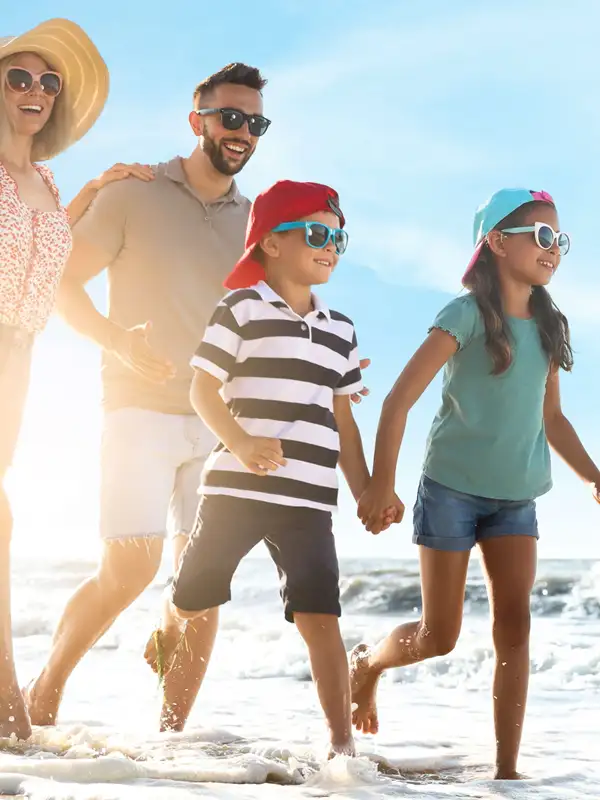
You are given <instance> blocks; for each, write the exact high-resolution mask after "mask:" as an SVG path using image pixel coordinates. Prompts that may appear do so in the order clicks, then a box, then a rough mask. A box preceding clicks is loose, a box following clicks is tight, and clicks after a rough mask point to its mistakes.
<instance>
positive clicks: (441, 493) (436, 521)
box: [413, 475, 539, 551]
mask: <svg viewBox="0 0 600 800" xmlns="http://www.w3.org/2000/svg"><path fill="white" fill-rule="evenodd" d="M413 525H414V534H413V542H414V543H415V544H421V545H423V546H424V547H430V548H432V549H433V550H454V551H460V550H470V549H471V548H472V547H474V545H476V544H478V543H479V542H483V541H486V539H493V538H495V537H497V536H534V537H535V538H536V539H539V534H538V525H537V517H536V513H535V500H492V499H490V498H488V497H477V496H476V495H473V494H465V493H464V492H457V491H455V490H454V489H449V488H448V487H447V486H442V485H441V484H440V483H436V482H435V481H432V480H431V478H428V477H427V476H426V475H423V476H422V478H421V483H420V484H419V491H418V493H417V500H416V503H415V506H414V512H413Z"/></svg>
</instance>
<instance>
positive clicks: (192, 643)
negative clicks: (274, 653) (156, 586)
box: [144, 536, 219, 731]
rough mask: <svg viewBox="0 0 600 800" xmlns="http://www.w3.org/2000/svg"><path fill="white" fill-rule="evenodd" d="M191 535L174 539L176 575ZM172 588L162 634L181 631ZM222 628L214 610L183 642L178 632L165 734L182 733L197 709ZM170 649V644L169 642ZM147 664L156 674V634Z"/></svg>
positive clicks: (189, 628)
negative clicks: (195, 708) (196, 701)
mask: <svg viewBox="0 0 600 800" xmlns="http://www.w3.org/2000/svg"><path fill="white" fill-rule="evenodd" d="M187 541H188V537H187V536H176V537H175V539H174V540H173V556H174V558H173V561H174V566H175V572H177V568H178V567H179V562H180V561H181V556H182V554H183V551H184V549H185V546H186V544H187ZM170 594H171V592H170V587H168V588H167V590H166V592H165V596H164V598H163V604H162V621H161V632H160V635H161V636H163V637H164V635H165V630H171V631H180V630H181V628H180V627H179V625H180V621H178V620H176V619H173V618H172V611H171V608H172V606H171V602H170ZM218 627H219V609H218V608H211V609H208V610H207V611H204V612H202V614H201V615H199V616H197V617H195V618H194V619H193V620H191V621H188V624H187V625H186V626H185V630H184V631H183V634H184V635H183V639H182V640H181V642H179V639H180V638H181V634H180V633H178V634H177V637H178V644H179V646H178V647H177V648H176V651H175V653H174V658H173V659H172V661H173V663H172V664H171V665H170V669H169V670H168V672H166V674H165V680H164V685H163V705H162V709H161V714H160V730H161V731H182V730H183V729H184V727H185V724H186V722H187V720H188V717H189V715H190V712H191V710H192V708H193V706H194V702H195V700H196V697H197V696H198V692H199V691H200V687H201V686H202V682H203V680H204V676H205V675H206V670H207V668H208V663H209V661H210V657H211V655H212V651H213V647H214V643H215V638H216V636H217V630H218ZM165 645H166V646H168V643H165ZM144 657H145V658H146V661H148V663H149V664H150V666H151V667H152V669H154V670H155V671H156V647H155V640H154V633H153V634H152V636H151V637H150V639H149V640H148V643H147V645H146V651H145V653H144Z"/></svg>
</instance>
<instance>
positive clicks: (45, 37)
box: [0, 19, 108, 160]
mask: <svg viewBox="0 0 600 800" xmlns="http://www.w3.org/2000/svg"><path fill="white" fill-rule="evenodd" d="M17 53H35V54H36V55H38V56H40V57H41V58H43V59H44V61H46V62H47V63H48V65H49V66H50V67H51V68H52V69H55V70H57V72H60V73H61V75H62V77H63V90H62V93H61V96H62V95H64V99H62V101H61V102H63V103H66V104H67V106H68V108H69V115H68V117H69V125H68V126H67V128H66V130H65V131H64V136H62V137H61V140H60V141H58V142H56V144H55V146H53V147H52V149H51V152H50V151H48V152H44V153H41V154H40V156H41V157H40V159H39V160H47V159H49V158H52V157H53V156H56V155H58V153H60V152H62V151H63V150H66V149H67V147H69V146H70V145H72V144H74V143H75V142H77V141H78V140H79V139H81V137H82V136H83V135H84V134H85V133H87V131H89V129H90V128H91V127H92V125H93V124H94V122H95V121H96V120H97V119H98V117H99V116H100V113H101V111H102V109H103V108H104V104H105V102H106V98H107V97H108V69H107V67H106V64H105V63H104V61H103V59H102V56H101V55H100V53H99V52H98V50H97V48H96V46H95V45H94V43H93V42H92V40H91V39H90V38H89V36H88V35H87V34H86V33H85V31H83V30H82V29H81V28H80V27H79V25H76V24H75V23H74V22H71V21H70V20H68V19H51V20H48V21H47V22H42V23H41V24H40V25H37V26H36V27H35V28H32V29H31V30H30V31H27V32H26V33H22V34H21V35H20V36H7V37H0V60H2V59H5V58H9V57H10V56H14V55H16V54H17Z"/></svg>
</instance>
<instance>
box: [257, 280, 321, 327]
mask: <svg viewBox="0 0 600 800" xmlns="http://www.w3.org/2000/svg"><path fill="white" fill-rule="evenodd" d="M253 288H254V289H255V290H256V291H257V292H258V293H259V295H260V296H261V297H262V299H263V300H264V301H265V302H267V303H271V305H273V306H275V307H276V308H282V307H284V308H287V309H289V311H291V312H292V314H294V315H295V316H296V317H297V316H298V314H296V312H295V311H293V309H291V308H290V307H289V305H288V304H287V303H286V302H285V300H283V299H282V298H281V297H280V296H279V295H278V294H277V292H275V291H274V290H273V289H271V287H270V286H269V284H268V283H266V282H265V281H260V282H259V283H257V284H256V286H254V287H253ZM311 298H312V304H313V309H314V310H313V311H312V312H310V313H312V314H316V315H317V318H318V319H325V320H327V322H331V312H330V311H329V309H328V308H327V306H326V305H325V303H323V301H322V300H321V299H320V298H319V297H317V295H316V294H311Z"/></svg>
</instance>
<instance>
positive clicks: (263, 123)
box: [196, 108, 271, 136]
mask: <svg viewBox="0 0 600 800" xmlns="http://www.w3.org/2000/svg"><path fill="white" fill-rule="evenodd" d="M196 114H198V115H199V116H200V117H207V116H210V115H212V114H220V115H221V125H222V126H223V127H224V128H225V130H227V131H239V129H240V128H241V127H242V126H243V125H244V123H245V122H247V123H248V130H249V131H250V135H251V136H262V135H263V134H265V133H266V132H267V128H268V127H269V125H270V124H271V120H270V119H267V118H266V117H262V116H261V115H260V114H245V113H244V112H243V111H239V109H237V108H200V109H198V110H197V111H196Z"/></svg>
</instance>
